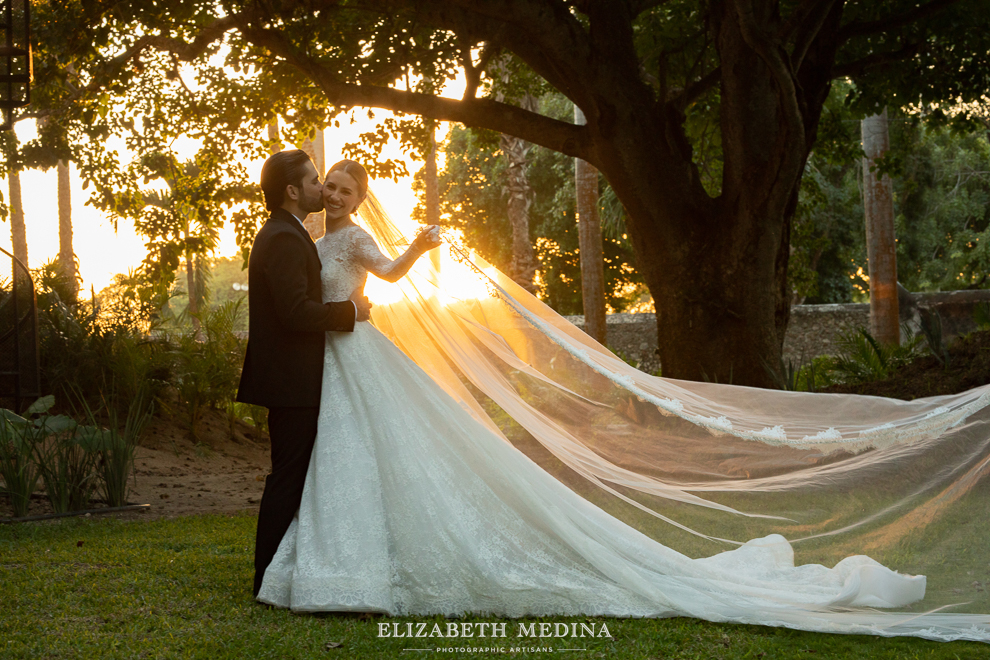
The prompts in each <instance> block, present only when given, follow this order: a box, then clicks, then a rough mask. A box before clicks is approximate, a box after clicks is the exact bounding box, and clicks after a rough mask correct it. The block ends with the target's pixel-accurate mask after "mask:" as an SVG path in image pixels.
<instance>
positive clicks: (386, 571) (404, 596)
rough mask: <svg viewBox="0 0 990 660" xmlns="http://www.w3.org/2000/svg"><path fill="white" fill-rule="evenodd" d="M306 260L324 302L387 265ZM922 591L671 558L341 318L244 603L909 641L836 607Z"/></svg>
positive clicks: (760, 560)
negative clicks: (641, 622)
mask: <svg viewBox="0 0 990 660" xmlns="http://www.w3.org/2000/svg"><path fill="white" fill-rule="evenodd" d="M317 248H318V250H319V253H320V257H321V260H322V263H323V274H322V277H323V297H324V300H343V299H346V298H347V297H348V296H349V295H350V294H351V292H352V291H354V290H355V289H357V288H358V287H360V286H362V285H363V283H364V281H365V279H366V277H367V272H368V271H371V272H373V273H375V274H378V275H387V274H388V271H389V269H390V267H391V265H392V262H391V261H389V259H388V258H386V257H385V256H384V255H382V254H381V252H380V251H379V250H378V248H377V246H376V245H375V243H374V241H373V239H372V238H371V237H370V235H368V234H367V233H366V232H365V231H364V229H361V228H359V227H356V226H351V225H348V226H346V227H344V228H342V229H339V230H337V231H335V232H334V233H333V234H328V235H327V236H325V237H324V238H323V239H321V240H320V241H318V242H317ZM924 592H925V578H924V577H922V576H907V575H901V574H898V573H896V572H894V571H892V570H889V569H887V568H885V567H883V566H882V565H880V564H879V563H877V562H875V561H873V560H872V559H870V558H868V557H865V556H852V557H848V558H847V559H844V560H843V561H841V562H839V563H838V564H837V565H836V566H835V567H834V568H827V567H825V566H821V565H804V566H794V555H793V551H792V549H791V546H790V545H789V544H788V542H787V541H786V540H785V539H784V538H783V537H782V536H777V535H771V536H767V537H765V538H761V539H755V540H752V541H750V542H749V543H747V544H745V545H744V546H742V547H739V548H737V549H735V550H731V551H728V552H724V553H721V554H718V555H716V556H713V557H709V558H705V559H691V558H688V557H686V556H684V555H682V554H680V553H678V552H676V551H674V550H671V549H669V548H667V547H665V546H664V545H662V544H660V543H658V542H656V541H654V540H652V539H651V538H649V537H647V536H645V535H644V534H642V533H640V532H638V531H637V530H635V529H633V528H631V527H629V526H628V525H626V524H625V523H622V522H620V521H619V520H617V519H615V518H614V517H612V516H610V515H609V514H607V513H605V512H604V511H602V510H601V509H599V508H597V507H596V506H594V505H593V504H591V503H589V502H588V501H586V500H585V499H583V498H582V497H580V496H579V495H577V494H575V493H574V492H573V491H571V490H570V489H569V488H567V487H566V486H565V485H563V484H562V483H560V482H558V481H557V480H556V479H555V478H553V477H552V476H551V475H550V474H548V473H547V472H545V471H544V470H543V469H542V468H540V467H539V466H538V465H537V464H536V463H534V462H533V461H531V460H530V459H529V458H528V457H527V456H525V455H524V454H523V453H521V452H520V451H519V450H517V449H516V448H515V447H513V446H511V445H510V444H509V443H508V442H506V441H505V440H504V439H502V438H500V437H499V436H497V435H496V434H494V433H492V432H491V431H490V430H488V429H487V428H486V427H485V426H484V425H482V424H481V423H480V422H478V421H477V420H476V419H475V418H474V417H473V416H472V415H471V414H470V413H469V412H468V411H467V410H465V409H464V408H462V407H461V405H460V404H458V403H457V402H456V401H454V400H453V399H452V398H451V397H450V396H448V395H447V394H446V393H445V392H444V391H443V390H442V389H441V387H439V386H438V385H437V384H436V383H435V382H434V381H433V380H431V379H430V377H429V376H428V375H427V374H426V373H425V372H424V371H423V370H422V369H420V367H419V366H417V365H416V364H415V363H414V362H413V361H412V360H410V359H409V358H407V357H406V355H405V354H403V353H402V351H400V350H399V349H398V348H397V347H396V346H395V345H393V344H392V343H391V342H390V341H389V340H388V339H387V338H386V337H385V336H384V335H383V334H381V333H380V332H379V331H378V330H377V329H376V328H375V327H374V326H372V325H371V324H370V323H358V324H357V325H356V327H355V329H354V332H353V333H327V342H326V355H325V365H324V379H323V392H322V404H321V410H320V418H319V431H318V434H317V438H316V444H315V447H314V449H313V454H312V458H311V460H310V465H309V472H308V474H307V476H306V482H305V489H304V492H303V497H302V503H301V505H300V508H299V512H298V517H297V518H296V519H295V520H294V521H293V522H292V524H291V526H290V527H289V529H288V531H287V532H286V535H285V537H284V538H283V540H282V543H281V545H280V547H279V549H278V553H277V554H276V555H275V558H274V560H273V561H272V563H271V565H270V566H269V568H268V570H267V571H266V573H265V577H264V584H263V586H262V589H261V592H260V594H259V596H258V599H259V600H261V601H263V602H266V603H270V604H272V605H276V606H279V607H287V608H291V609H293V610H296V611H375V612H384V613H387V614H392V615H411V614H414V615H428V614H460V613H466V612H472V613H481V614H489V615H493V616H507V617H521V616H530V615H533V616H540V615H553V614H557V615H578V614H585V615H608V616H623V617H625V616H632V617H660V616H691V617H699V618H703V619H707V620H710V621H734V622H740V623H754V624H765V625H784V626H788V627H793V628H801V629H808V630H822V631H836V632H865V633H871V634H880V635H894V634H915V635H921V636H926V635H925V634H924V631H923V630H922V631H920V632H919V631H918V630H910V631H908V630H907V629H899V628H898V626H897V625H892V626H890V625H888V624H889V623H890V622H889V621H886V620H885V619H883V617H884V616H892V615H884V614H882V613H874V614H873V615H872V616H875V617H877V619H876V620H873V619H871V614H870V613H869V612H867V613H866V614H864V613H863V612H864V611H863V610H857V611H856V613H855V614H856V615H855V616H853V617H850V616H849V612H848V611H842V610H843V609H844V608H850V607H860V606H863V607H898V606H902V605H905V604H908V603H911V602H914V601H916V600H918V599H920V598H922V597H923V596H924ZM985 634H986V631H982V632H980V631H976V630H975V628H974V633H973V635H974V636H975V637H977V638H979V637H980V636H981V635H985ZM936 637H937V638H940V639H944V638H945V637H944V636H941V635H937V636H936Z"/></svg>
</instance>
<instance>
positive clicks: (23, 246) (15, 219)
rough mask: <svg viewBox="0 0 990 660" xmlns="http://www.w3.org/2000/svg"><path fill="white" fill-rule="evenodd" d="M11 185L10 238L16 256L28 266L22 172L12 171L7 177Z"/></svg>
mask: <svg viewBox="0 0 990 660" xmlns="http://www.w3.org/2000/svg"><path fill="white" fill-rule="evenodd" d="M7 182H8V185H9V186H10V240H11V243H12V244H13V246H14V256H15V257H16V258H17V259H18V260H20V262H21V263H23V264H24V266H25V267H30V266H28V249H27V227H25V225H24V205H23V203H22V201H21V174H20V172H17V171H13V170H12V171H11V172H10V174H9V175H8V179H7Z"/></svg>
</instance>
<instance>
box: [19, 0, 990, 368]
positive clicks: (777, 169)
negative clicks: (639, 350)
mask: <svg viewBox="0 0 990 660" xmlns="http://www.w3.org/2000/svg"><path fill="white" fill-rule="evenodd" d="M43 5H44V6H43V8H42V9H40V10H39V11H38V12H37V16H39V17H40V18H39V21H42V22H44V21H46V20H47V21H49V22H48V23H44V27H43V28H42V27H39V29H38V31H37V33H36V34H37V35H38V38H39V41H42V40H44V39H51V40H55V39H58V40H59V41H58V42H57V47H56V48H55V50H56V51H57V52H56V54H55V55H54V56H53V58H52V60H51V61H46V63H45V64H44V65H43V67H42V69H41V74H43V75H41V76H40V77H42V78H43V79H44V80H45V81H48V82H46V83H45V84H48V85H49V87H46V91H45V92H44V93H43V95H42V98H43V99H44V100H43V102H42V103H40V104H39V105H38V107H39V109H40V113H47V116H49V117H51V118H52V122H51V123H52V124H54V125H57V126H63V127H68V126H70V125H71V126H75V128H74V129H73V130H75V131H77V132H78V135H80V137H82V135H83V134H85V136H87V137H89V138H91V139H92V138H93V137H94V136H96V137H99V136H100V135H101V134H102V135H109V134H111V133H114V132H121V133H123V132H124V130H122V129H126V130H130V129H129V127H128V126H127V125H126V124H124V123H123V122H125V121H126V118H121V117H119V116H117V115H119V113H118V112H117V111H116V108H117V104H120V103H124V104H125V105H126V104H127V103H135V101H133V100H132V99H134V98H141V99H145V100H146V101H148V102H150V103H151V105H150V106H147V107H142V112H143V113H145V114H144V116H145V117H148V118H150V121H147V120H142V121H141V122H140V124H138V123H135V124H134V130H135V131H137V132H138V133H139V134H142V135H146V136H147V135H155V136H156V140H164V139H166V136H167V135H179V134H183V135H190V136H193V137H195V138H196V139H199V140H202V141H203V142H205V143H215V144H217V145H223V147H224V149H226V150H227V153H230V154H233V153H235V152H237V153H259V149H260V148H262V147H261V146H259V145H258V142H257V139H256V137H255V136H257V135H260V134H261V132H262V129H263V128H264V127H265V126H267V125H268V124H269V123H271V122H272V120H274V119H275V118H276V117H280V118H281V119H282V120H283V121H284V122H285V123H284V125H285V126H286V130H287V131H289V132H290V133H292V132H295V133H296V134H304V133H305V132H306V131H308V130H310V129H311V127H314V126H316V127H320V126H323V125H325V124H326V123H327V122H328V121H331V118H333V117H335V116H337V115H338V114H339V113H340V112H343V111H350V110H352V109H354V108H357V107H371V108H384V109H387V110H392V111H394V112H396V113H399V114H400V116H399V117H397V118H396V119H394V120H392V123H391V124H390V125H387V126H386V127H385V128H384V129H383V132H382V133H380V134H378V135H377V136H368V137H369V139H368V140H366V147H369V148H370V149H371V150H370V151H368V152H367V153H366V158H365V160H366V161H369V159H370V158H371V157H372V156H373V153H374V147H375V144H376V140H377V141H378V143H380V142H381V140H382V139H384V137H385V136H386V135H388V134H389V133H391V134H394V135H397V136H400V137H401V139H403V140H405V141H406V143H407V144H408V145H410V146H413V147H415V146H416V145H417V144H422V140H423V135H425V133H424V122H423V121H422V120H421V119H420V118H419V117H426V118H429V119H433V120H449V121H455V122H460V123H463V124H465V125H467V126H472V127H477V128H484V129H489V130H493V131H498V132H502V133H506V134H510V135H514V136H517V137H520V138H522V139H525V140H527V141H529V142H532V143H534V144H538V145H541V146H543V147H546V148H548V149H551V150H554V151H558V152H561V153H564V154H566V155H568V156H573V157H579V158H582V159H584V160H586V161H588V162H590V163H592V164H593V165H594V166H595V167H597V168H598V169H599V170H600V171H601V172H602V174H603V175H604V176H605V178H606V179H607V181H608V182H609V184H610V185H611V187H612V189H613V190H614V192H615V194H616V197H617V199H618V200H619V202H621V204H622V206H623V207H624V208H625V211H626V219H627V231H628V235H629V238H630V241H631V244H632V247H633V250H634V252H635V255H636V261H637V264H638V266H639V268H640V272H641V275H642V276H643V278H644V279H645V281H646V283H647V285H648V286H649V288H650V291H651V293H652V294H653V297H654V299H655V301H656V305H657V311H658V315H657V321H658V336H659V345H660V357H661V361H662V363H663V369H664V373H665V374H666V375H670V376H673V377H678V378H691V379H698V378H701V377H702V376H708V377H715V378H718V379H719V380H720V381H721V382H726V381H728V380H730V379H733V380H734V382H737V383H745V384H753V385H770V384H772V379H771V378H770V376H769V375H768V374H767V373H766V369H765V367H764V365H765V364H776V363H777V362H778V358H779V355H780V350H781V344H782V341H783V332H784V329H785V328H786V325H787V318H788V310H789V304H790V300H791V291H790V287H789V285H788V280H787V272H788V261H789V255H790V236H791V230H792V221H793V216H794V212H795V208H796V202H797V197H798V190H799V186H800V181H801V177H802V175H803V173H804V171H805V164H806V161H807V158H808V155H809V153H810V152H811V150H812V148H813V146H814V145H815V142H816V140H817V136H818V131H819V123H820V120H821V117H822V111H823V107H824V104H825V102H826V100H827V98H828V96H829V91H830V89H831V84H832V81H833V80H836V79H843V80H850V81H852V82H853V83H854V84H855V87H854V88H853V89H854V93H853V95H852V97H851V98H850V103H851V107H852V108H854V109H855V110H856V111H857V112H860V113H866V112H872V111H874V110H875V109H877V108H879V107H882V106H883V105H890V106H894V107H898V106H903V105H907V104H911V103H921V104H925V105H927V106H931V107H936V108H937V109H936V111H934V112H932V113H931V116H932V117H935V118H937V119H939V120H942V121H953V122H965V121H968V118H967V117H966V116H965V114H963V115H959V114H951V113H944V112H942V113H941V114H940V110H939V109H940V108H942V107H943V106H944V104H946V103H959V102H970V101H975V100H978V99H980V98H981V97H982V96H983V95H984V94H985V93H986V92H987V90H988V89H990V29H988V28H990V16H988V15H987V13H986V12H985V11H983V2H982V0H891V1H890V2H884V3H877V2H875V1H874V0H718V1H715V2H702V1H700V0H572V1H564V0H443V1H438V0H280V1H279V2H269V1H267V0H252V1H250V2H247V1H243V0H223V1H221V2H213V1H203V0H201V1H191V2H180V3H163V2H158V1H157V0H139V1H137V2H130V3H118V2H109V1H99V0H85V1H78V2H68V3H58V6H57V7H56V6H55V3H52V4H51V5H49V4H46V3H43ZM51 43H52V44H55V43H56V42H55V41H52V42H51ZM500 54H502V55H508V56H509V57H508V59H507V60H506V58H504V57H500V58H496V57H495V56H496V55H500ZM495 59H498V61H499V62H500V64H499V66H500V67H509V71H510V73H511V75H509V76H505V75H498V76H492V75H490V73H489V67H490V66H491V65H492V63H493V61H494V60H495ZM506 61H507V62H508V63H507V64H506ZM70 63H71V64H72V67H71V70H70V67H69V66H68V65H69V64H70ZM502 71H503V72H504V71H505V69H502ZM153 72H157V73H153ZM458 73H460V74H462V75H463V77H464V80H465V81H466V89H465V92H464V94H463V97H462V98H461V99H450V98H443V97H441V96H438V95H437V94H436V92H437V90H438V89H440V87H441V86H442V85H443V84H444V83H445V82H446V81H449V80H451V79H453V78H454V77H455V76H456V75H458ZM153 75H158V76H161V79H159V80H158V81H157V83H155V85H153V86H152V87H153V88H154V89H156V90H157V92H156V94H155V95H152V96H141V94H136V95H135V92H134V90H136V89H137V90H140V89H144V87H142V85H144V84H145V83H144V81H145V80H151V76H153ZM187 76H188V78H187ZM183 88H184V89H183ZM506 88H514V89H506ZM547 90H555V91H556V92H559V93H560V94H562V95H563V96H565V97H566V98H567V99H568V100H570V101H571V102H572V103H574V104H575V105H577V106H578V107H580V109H581V110H582V111H583V113H584V115H585V116H586V118H587V124H585V125H575V124H573V123H571V122H569V121H566V120H563V119H559V118H556V117H553V116H549V115H546V114H541V113H540V112H538V111H536V112H534V111H531V110H526V109H523V108H521V107H518V106H516V105H513V104H512V103H510V102H507V101H498V100H496V96H497V94H498V92H499V91H502V92H503V94H502V96H501V98H504V99H512V98H519V97H520V92H521V91H529V92H532V93H534V94H540V93H542V92H543V91H547ZM142 102H144V101H142ZM73 118H74V119H73ZM72 121H75V122H76V123H75V124H72ZM53 130H54V129H53ZM64 130H65V132H66V133H67V134H69V135H73V136H74V135H75V134H73V133H72V130H69V128H65V129H64ZM65 143H72V144H77V140H75V139H74V137H73V139H68V140H66V142H65ZM63 144H64V143H63ZM87 148H90V149H93V150H94V154H93V156H92V157H91V159H90V160H91V161H92V162H93V163H96V164H97V165H95V166H94V168H95V169H94V170H92V171H91V172H89V173H88V174H87V176H89V178H90V180H92V181H96V180H97V179H98V178H99V176H97V174H96V170H97V169H100V168H102V169H103V170H104V171H105V170H108V169H113V166H114V165H115V163H114V162H113V158H114V156H113V154H112V153H110V152H108V151H100V150H99V149H98V148H95V147H92V146H90V147H87ZM355 149H359V147H357V146H355ZM368 164H369V165H373V167H372V173H373V174H375V175H386V176H387V175H393V174H395V173H396V171H397V170H396V168H397V167H400V166H399V165H397V164H396V163H391V162H388V161H385V162H382V163H379V164H377V166H374V165H375V164H374V163H372V162H370V161H369V162H368ZM121 169H122V168H117V170H118V171H119V170H121ZM101 176H104V179H105V178H106V177H105V174H104V175H101ZM122 185H123V183H122V182H121V186H122ZM247 236H248V234H247V233H245V234H244V238H247Z"/></svg>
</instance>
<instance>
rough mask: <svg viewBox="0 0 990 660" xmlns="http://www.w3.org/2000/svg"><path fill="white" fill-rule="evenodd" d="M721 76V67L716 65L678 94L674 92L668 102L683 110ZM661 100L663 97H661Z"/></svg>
mask: <svg viewBox="0 0 990 660" xmlns="http://www.w3.org/2000/svg"><path fill="white" fill-rule="evenodd" d="M721 78H722V67H716V68H714V69H712V70H711V71H709V72H708V73H706V74H705V75H704V76H702V77H701V78H700V79H698V80H696V81H694V82H693V83H691V84H690V85H689V86H688V87H686V88H684V89H683V90H681V92H680V93H679V94H676V95H674V96H672V97H671V98H670V103H672V104H673V105H674V106H675V107H676V108H677V109H678V110H680V111H681V112H684V110H685V109H686V108H687V107H688V106H689V105H691V103H692V102H693V101H694V100H695V99H697V98H699V97H700V96H701V95H702V94H704V93H705V92H707V91H708V90H709V89H711V88H712V86H714V85H715V83H717V82H718V81H719V80H720V79H721ZM661 101H663V99H661Z"/></svg>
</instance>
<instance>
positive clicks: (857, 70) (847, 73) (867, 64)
mask: <svg viewBox="0 0 990 660" xmlns="http://www.w3.org/2000/svg"><path fill="white" fill-rule="evenodd" d="M920 50H921V43H911V44H907V45H905V46H903V47H902V48H901V49H900V50H895V51H891V52H888V53H871V54H869V55H867V56H866V57H862V58H860V59H858V60H854V61H852V62H846V63H845V64H837V65H836V66H835V67H834V68H833V69H832V78H844V77H849V78H855V77H857V76H860V75H862V74H863V72H865V71H866V70H867V69H875V68H877V67H882V66H885V65H887V64H893V63H895V62H900V61H902V60H906V59H908V58H909V57H914V56H915V55H917V54H918V52H919V51H920Z"/></svg>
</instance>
